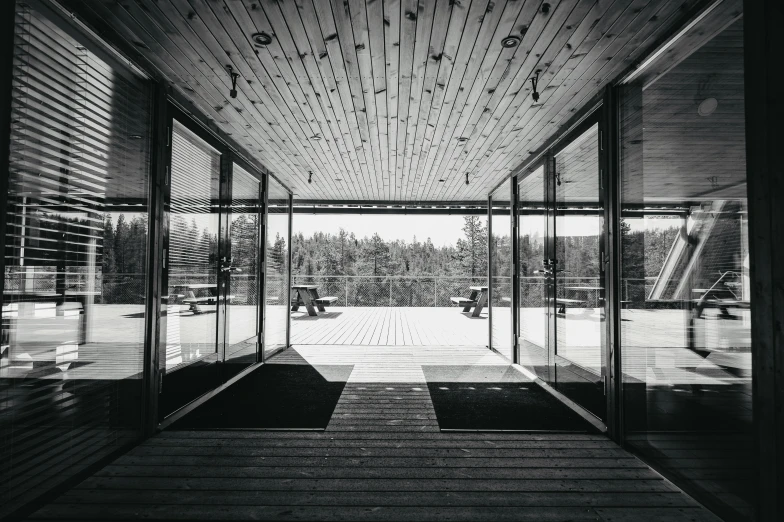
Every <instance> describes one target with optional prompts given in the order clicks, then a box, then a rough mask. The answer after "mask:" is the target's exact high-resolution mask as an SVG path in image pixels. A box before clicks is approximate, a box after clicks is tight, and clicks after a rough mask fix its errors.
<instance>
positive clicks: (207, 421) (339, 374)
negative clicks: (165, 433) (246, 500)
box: [169, 364, 353, 430]
mask: <svg viewBox="0 0 784 522" xmlns="http://www.w3.org/2000/svg"><path fill="white" fill-rule="evenodd" d="M352 369H353V366H348V365H342V366H318V367H313V366H310V365H306V364H264V365H262V366H261V367H260V368H258V369H257V370H255V371H253V372H251V373H250V374H248V375H246V376H245V377H243V378H242V379H240V380H239V381H237V382H236V383H234V384H232V385H231V386H229V387H228V388H227V389H225V390H223V391H222V392H220V393H219V394H218V395H216V396H215V397H213V398H211V399H210V400H208V401H207V402H205V403H204V404H202V405H201V406H199V407H198V408H196V409H195V410H193V411H192V412H190V413H188V414H187V415H185V416H184V417H183V418H182V419H180V420H178V421H176V422H174V423H173V424H172V425H171V426H170V427H169V429H172V430H192V429H199V430H204V429H216V430H220V429H291V430H296V429H310V430H318V429H321V430H323V429H325V428H326V427H327V424H329V419H330V418H331V417H332V412H333V411H334V410H335V405H336V404H337V403H338V400H339V399H340V395H341V394H342V393H343V388H344V387H345V386H346V381H347V380H348V377H349V375H351V370H352Z"/></svg>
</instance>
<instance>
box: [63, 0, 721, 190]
mask: <svg viewBox="0 0 784 522" xmlns="http://www.w3.org/2000/svg"><path fill="white" fill-rule="evenodd" d="M698 1H699V0H548V1H547V2H543V1H542V0H495V1H489V0H289V1H280V0H80V1H78V0H63V2H64V3H66V4H67V5H68V7H69V8H70V9H71V10H72V11H74V12H76V14H77V15H79V16H80V17H81V18H83V19H85V20H86V21H87V22H88V23H91V24H92V25H94V26H95V27H96V28H97V29H98V30H99V32H101V33H102V34H104V35H113V36H114V37H116V38H120V39H122V40H125V41H126V43H128V44H130V45H132V46H133V47H134V48H135V49H136V50H137V51H138V52H139V53H141V55H142V56H143V57H144V58H145V59H146V60H147V61H148V62H149V63H150V64H151V65H152V66H153V67H154V68H156V69H157V70H158V72H159V73H160V75H161V76H163V77H164V78H166V79H168V80H169V81H170V82H171V83H172V85H173V86H174V87H175V88H176V89H178V90H180V91H181V92H182V94H183V95H185V96H186V97H187V98H189V99H190V100H191V101H192V102H193V103H194V104H195V105H196V106H197V107H198V108H200V109H201V110H202V111H203V113H204V114H205V115H206V116H207V117H208V118H210V119H212V120H213V123H214V124H215V125H217V126H218V127H219V128H221V129H222V130H223V131H224V132H226V133H227V134H230V135H231V136H232V138H233V139H234V140H235V141H236V142H237V143H239V144H240V145H241V146H243V147H246V149H247V153H248V154H252V155H254V157H255V158H256V159H258V161H259V162H261V163H262V164H264V165H265V166H266V167H267V168H268V169H269V170H270V171H271V172H273V173H275V174H276V176H277V177H278V178H279V179H280V180H281V181H283V182H284V183H285V184H287V185H288V186H289V187H290V188H291V189H292V190H293V191H294V193H295V194H296V197H298V198H301V199H307V200H340V201H346V200H355V201H410V202H416V201H484V200H485V199H486V197H487V194H488V193H489V192H490V191H491V190H492V188H493V187H495V186H496V185H497V184H498V183H499V182H500V181H501V180H503V179H504V178H506V177H507V176H508V175H509V173H510V172H511V171H512V170H513V169H514V168H516V167H518V166H519V165H520V164H522V163H524V162H525V161H526V160H527V159H528V158H529V157H530V153H531V152H533V151H536V150H537V149H539V148H541V147H542V146H543V145H544V144H545V143H546V141H547V140H548V139H549V138H550V137H551V136H552V135H553V134H554V133H555V132H556V130H557V129H558V128H559V127H560V126H561V125H563V124H564V123H565V122H566V121H568V119H569V118H570V117H571V116H572V115H573V114H574V112H575V111H577V110H578V109H579V108H581V106H582V105H583V104H585V103H586V102H587V101H589V100H591V99H592V98H594V97H595V96H596V95H597V94H598V93H599V92H600V90H601V88H603V87H604V86H605V85H606V84H607V83H608V82H609V81H611V80H612V79H614V78H615V77H617V76H618V75H619V74H621V73H622V72H623V71H625V70H627V69H628V68H629V67H631V66H632V65H634V63H635V62H636V61H637V60H638V59H639V57H640V55H641V54H642V52H643V51H644V50H645V48H646V47H649V46H650V45H652V44H653V43H654V42H656V41H657V40H658V39H660V38H661V36H662V35H663V34H665V33H666V32H668V31H670V30H672V27H674V26H675V24H676V22H679V21H680V20H682V18H683V17H684V15H685V13H686V12H687V10H689V9H691V8H692V7H693V6H694V5H695V4H696V3H697V2H698ZM725 1H726V2H727V4H728V5H729V4H731V3H732V2H735V1H736V0H725ZM717 18H721V17H717ZM717 23H720V20H719V21H717ZM258 33H266V34H268V35H270V36H271V42H270V43H269V44H268V45H258V43H257V42H255V41H254V39H253V36H254V35H255V34H258ZM509 35H514V36H517V37H519V38H520V44H519V45H518V46H516V47H512V48H504V47H502V45H501V40H502V39H503V38H504V37H506V36H509ZM717 63H718V62H717ZM229 66H230V67H231V69H232V70H233V71H235V72H237V73H238V74H239V75H240V78H239V80H238V82H237V91H238V95H237V98H231V97H229V89H230V88H231V80H230V76H229V72H228V69H227V68H228V67H229ZM536 71H539V74H540V80H539V89H538V90H539V92H540V93H541V98H540V100H539V101H538V102H534V101H533V100H532V97H531V83H530V81H529V79H530V78H531V76H532V75H534V74H536ZM310 172H312V173H313V183H310V184H309V183H308V176H309V173H310ZM466 174H468V176H469V180H470V184H469V185H466V184H465V179H466ZM441 180H443V181H441Z"/></svg>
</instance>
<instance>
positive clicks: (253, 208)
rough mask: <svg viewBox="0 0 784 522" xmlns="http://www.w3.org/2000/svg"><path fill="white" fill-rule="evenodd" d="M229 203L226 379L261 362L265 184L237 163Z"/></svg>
mask: <svg viewBox="0 0 784 522" xmlns="http://www.w3.org/2000/svg"><path fill="white" fill-rule="evenodd" d="M230 186H231V188H230V189H229V201H228V207H227V210H228V216H227V222H228V224H229V230H228V235H229V237H228V248H227V249H226V257H225V259H221V265H222V266H221V276H222V277H223V278H224V279H225V280H226V281H224V282H225V287H224V288H226V295H224V296H223V298H224V303H225V308H226V312H225V313H226V328H225V331H224V332H223V335H224V346H225V355H224V362H225V364H224V371H223V378H224V379H228V378H231V377H232V376H234V375H236V374H237V373H238V372H240V371H242V370H243V369H244V368H246V367H248V366H249V365H251V364H253V363H255V362H256V361H257V360H258V347H259V334H260V324H261V321H260V314H259V312H260V307H259V303H260V299H259V295H260V292H261V287H260V284H259V283H260V279H261V278H260V274H261V263H260V259H261V218H262V216H263V214H262V212H263V205H262V201H263V199H262V183H261V181H260V180H259V179H258V178H256V177H255V176H253V175H252V174H251V173H250V172H248V171H247V170H245V169H243V168H242V167H240V166H239V165H237V164H236V163H234V164H233V166H232V170H231V184H230Z"/></svg>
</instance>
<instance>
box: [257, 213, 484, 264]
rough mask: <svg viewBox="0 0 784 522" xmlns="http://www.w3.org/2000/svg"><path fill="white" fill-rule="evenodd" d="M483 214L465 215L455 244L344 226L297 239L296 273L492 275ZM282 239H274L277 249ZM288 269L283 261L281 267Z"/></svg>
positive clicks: (294, 253) (294, 248) (294, 239)
mask: <svg viewBox="0 0 784 522" xmlns="http://www.w3.org/2000/svg"><path fill="white" fill-rule="evenodd" d="M485 221H486V219H484V218H483V217H481V216H464V217H463V228H462V231H463V237H461V238H458V240H457V242H456V243H455V244H454V245H445V246H436V245H434V244H433V242H432V241H431V240H430V238H426V239H424V240H420V239H419V238H417V237H416V236H414V237H413V238H412V240H411V241H404V240H399V239H398V240H385V239H384V238H382V237H381V236H380V235H379V234H378V233H375V234H373V236H371V237H363V238H358V237H357V236H356V235H355V234H354V233H353V232H347V231H346V230H344V229H342V228H341V229H340V231H339V232H338V233H337V234H327V233H323V232H316V233H314V234H313V235H312V236H310V237H305V236H304V235H303V234H302V233H299V234H294V236H293V237H292V273H293V274H294V275H304V276H310V275H330V276H334V275H340V276H343V275H347V276H357V275H361V276H393V275H394V276H400V275H405V276H434V275H441V276H445V275H454V276H473V277H484V276H485V275H486V274H487V225H486V224H485ZM276 243H277V240H276V241H275V242H273V245H272V246H273V248H274V247H275V244H276ZM283 268H285V267H284V266H283V265H281V266H279V269H283Z"/></svg>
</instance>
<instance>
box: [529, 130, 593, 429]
mask: <svg viewBox="0 0 784 522" xmlns="http://www.w3.org/2000/svg"><path fill="white" fill-rule="evenodd" d="M587 125H588V126H587V128H586V127H583V128H582V129H580V130H578V131H577V132H576V133H575V135H574V137H572V138H570V139H569V138H568V139H567V141H566V142H565V144H564V145H562V146H559V147H558V148H556V149H555V150H554V151H553V152H550V153H548V154H546V155H545V159H544V164H543V165H541V166H539V167H538V168H535V169H532V170H531V171H530V172H528V173H523V174H520V175H519V176H518V186H517V215H518V250H519V252H518V259H519V265H520V272H519V274H520V275H519V284H520V290H519V314H520V315H519V322H518V324H519V332H518V346H519V355H518V357H519V358H518V360H519V362H520V364H521V365H522V366H524V367H526V368H528V369H529V370H531V371H532V372H533V373H535V374H536V375H537V376H538V377H539V378H541V379H542V380H544V381H546V382H548V383H550V384H551V385H552V386H553V387H555V388H557V389H558V391H560V392H561V393H563V394H564V395H566V396H567V397H569V398H570V399H572V400H573V401H574V402H576V403H578V404H579V405H581V406H582V407H584V408H585V409H587V410H588V411H590V412H591V413H593V414H594V415H596V416H597V417H599V418H600V419H604V418H605V411H606V406H605V402H606V401H605V395H604V380H603V377H604V374H605V368H606V360H605V359H606V356H605V349H604V347H605V333H604V284H603V280H604V270H603V261H602V260H603V259H604V252H603V249H604V203H603V201H604V200H603V195H602V190H601V183H600V170H599V128H598V124H593V125H590V124H587Z"/></svg>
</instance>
